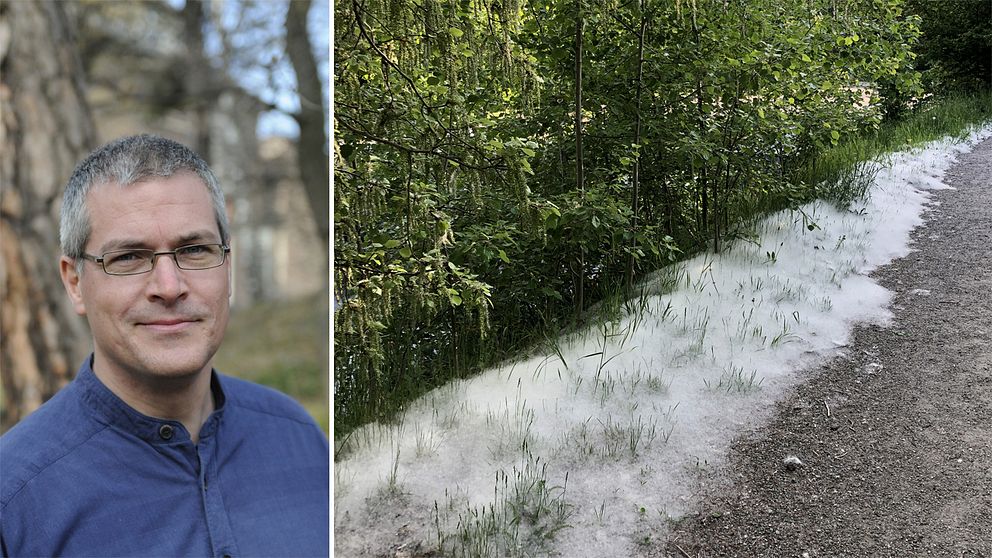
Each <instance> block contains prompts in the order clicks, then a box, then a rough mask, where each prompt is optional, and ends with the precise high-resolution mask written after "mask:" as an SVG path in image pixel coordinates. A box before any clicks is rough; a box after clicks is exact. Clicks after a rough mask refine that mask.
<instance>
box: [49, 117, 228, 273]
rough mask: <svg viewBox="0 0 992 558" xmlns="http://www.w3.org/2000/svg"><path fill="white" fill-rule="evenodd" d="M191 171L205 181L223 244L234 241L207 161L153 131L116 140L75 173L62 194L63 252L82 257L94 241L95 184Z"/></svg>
mask: <svg viewBox="0 0 992 558" xmlns="http://www.w3.org/2000/svg"><path fill="white" fill-rule="evenodd" d="M183 171H188V172H192V173H195V174H196V175H197V176H199V177H200V179H201V180H203V183H204V185H205V186H206V188H207V191H208V192H209V193H210V199H211V202H212V203H213V206H214V217H215V218H216V220H217V228H218V229H219V230H220V236H221V242H223V243H224V244H228V243H229V242H230V240H231V235H230V231H229V230H228V223H227V211H226V206H225V205H224V192H223V191H222V190H221V189H220V186H219V185H218V184H217V178H216V177H215V176H214V173H213V172H212V171H211V170H210V167H209V166H207V163H206V162H205V161H204V160H203V159H201V158H200V156H199V155H197V154H196V153H194V152H193V150H191V149H190V148H188V147H186V146H185V145H182V144H181V143H178V142H175V141H172V140H169V139H166V138H163V137H160V136H154V135H150V134H142V135H138V136H128V137H123V138H120V139H117V140H114V141H112V142H110V143H108V144H107V145H104V146H103V147H101V148H99V149H97V150H96V151H94V152H93V153H90V154H89V156H87V157H86V158H85V159H83V161H82V162H80V163H79V165H78V166H76V170H74V171H73V172H72V177H70V178H69V183H68V184H67V185H66V187H65V194H64V195H63V197H62V216H61V217H62V220H61V224H60V226H59V243H60V244H61V247H62V253H63V254H64V255H65V256H67V257H70V258H74V259H76V260H79V259H80V257H81V256H82V255H83V250H84V247H85V246H86V242H87V241H89V237H90V232H91V231H92V224H91V223H90V217H89V212H88V211H87V209H86V195H87V194H88V193H89V191H90V189H92V188H93V187H94V186H96V185H100V184H117V185H119V186H122V187H123V186H130V185H132V184H135V183H137V182H140V181H142V180H145V179H148V178H151V177H156V176H160V177H170V176H172V175H174V174H176V173H179V172H183Z"/></svg>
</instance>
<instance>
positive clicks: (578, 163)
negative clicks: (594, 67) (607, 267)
mask: <svg viewBox="0 0 992 558" xmlns="http://www.w3.org/2000/svg"><path fill="white" fill-rule="evenodd" d="M583 25H584V22H583V21H582V0H575V187H576V188H578V190H579V192H580V193H582V194H585V191H586V188H585V171H584V170H583V168H582V27H583ZM580 199H582V203H585V196H584V195H583V196H581V198H580ZM585 260H586V247H585V244H583V243H582V242H581V241H580V244H579V261H578V268H579V269H578V274H577V277H576V287H575V312H576V314H577V315H578V314H581V313H582V308H583V306H585V281H586V261H585Z"/></svg>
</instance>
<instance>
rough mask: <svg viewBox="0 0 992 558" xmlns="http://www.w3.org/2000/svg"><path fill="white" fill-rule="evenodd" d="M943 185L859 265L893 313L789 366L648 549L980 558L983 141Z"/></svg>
mask: <svg viewBox="0 0 992 558" xmlns="http://www.w3.org/2000/svg"><path fill="white" fill-rule="evenodd" d="M944 182H945V183H946V184H948V185H950V186H953V187H954V188H955V189H954V190H941V191H937V192H935V193H934V195H933V200H934V204H933V207H932V208H931V210H930V211H929V212H928V213H927V214H926V217H925V218H926V223H925V225H924V226H922V227H919V228H917V229H916V230H915V231H914V232H913V235H912V248H913V249H914V251H913V252H912V253H911V254H910V255H909V256H907V257H905V258H903V259H900V260H896V261H894V262H892V263H891V264H890V265H888V266H885V267H883V268H880V269H878V270H877V271H876V272H875V273H874V274H873V276H874V277H875V278H876V279H877V280H878V281H879V282H881V284H882V285H884V286H885V287H886V288H888V289H890V290H892V291H893V292H894V293H895V295H894V298H893V303H892V310H893V313H894V314H895V319H894V320H893V322H892V323H891V324H889V325H888V326H885V327H882V326H877V325H866V326H861V327H858V328H856V329H855V331H854V333H853V335H852V339H851V343H850V345H849V351H848V353H847V354H846V355H845V356H843V357H840V358H838V359H835V360H833V361H830V362H828V363H826V364H824V365H823V366H822V367H821V368H819V369H818V370H813V371H807V372H804V373H803V374H804V375H805V374H808V376H809V377H808V380H806V381H803V382H802V383H800V384H799V385H798V386H797V387H796V388H794V389H793V390H792V392H790V395H789V396H788V397H787V398H786V399H784V400H782V401H781V402H780V403H779V404H778V406H777V408H776V410H775V413H774V415H773V417H772V418H771V420H770V422H767V423H764V424H763V425H761V426H760V427H758V428H757V429H755V430H753V431H751V432H748V433H747V434H745V435H744V436H742V437H741V438H740V439H738V440H737V441H736V442H735V443H734V445H733V446H732V448H731V450H730V453H729V455H728V461H727V467H726V469H724V471H725V473H726V474H725V475H724V476H721V477H715V478H713V479H710V482H708V483H707V485H706V488H705V489H704V497H703V499H702V503H701V504H700V505H699V507H698V509H697V511H696V513H693V514H690V515H689V516H687V517H686V518H684V519H682V520H681V521H679V522H678V523H677V524H675V525H674V526H673V528H672V530H671V532H670V533H668V536H667V542H666V543H665V544H664V545H662V546H660V547H657V548H654V549H653V550H652V551H650V552H649V553H648V554H649V555H650V556H656V557H657V556H674V557H681V558H696V557H711V556H749V557H750V556H754V557H758V556H775V557H779V556H783V557H784V556H795V557H811V558H812V557H817V556H831V557H832V556H850V557H861V556H864V557H869V556H870V557H873V558H874V557H885V556H900V557H902V556H984V557H992V138H990V139H987V140H985V141H984V142H982V143H981V144H979V145H977V146H975V148H974V149H973V150H972V151H971V152H970V153H967V154H964V155H961V156H959V158H958V161H957V162H956V163H955V164H954V166H953V167H952V168H951V169H950V170H949V171H948V173H947V174H946V175H945V177H944ZM788 456H794V457H796V458H798V459H799V461H800V462H801V463H802V464H801V465H798V466H791V465H787V464H786V462H785V460H786V458H787V457H788Z"/></svg>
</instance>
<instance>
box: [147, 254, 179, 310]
mask: <svg viewBox="0 0 992 558" xmlns="http://www.w3.org/2000/svg"><path fill="white" fill-rule="evenodd" d="M148 273H149V274H150V275H151V277H150V278H149V281H148V297H149V298H150V299H153V300H161V301H163V302H166V303H172V302H174V301H176V300H178V299H180V298H182V297H183V296H185V294H186V292H187V290H188V286H187V284H186V275H185V273H184V272H183V270H181V269H179V266H178V265H177V264H176V259H175V256H174V255H173V254H156V255H155V256H154V259H153V260H152V270H151V271H149V272H148Z"/></svg>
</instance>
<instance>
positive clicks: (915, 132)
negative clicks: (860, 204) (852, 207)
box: [800, 92, 992, 204]
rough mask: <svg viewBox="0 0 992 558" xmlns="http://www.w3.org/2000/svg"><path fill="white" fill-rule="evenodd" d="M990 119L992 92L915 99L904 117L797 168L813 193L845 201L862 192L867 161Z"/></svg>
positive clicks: (958, 132)
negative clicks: (913, 106)
mask: <svg viewBox="0 0 992 558" xmlns="http://www.w3.org/2000/svg"><path fill="white" fill-rule="evenodd" d="M989 120H992V93H990V92H986V93H984V94H981V93H973V94H967V93H959V94H951V95H949V96H947V97H943V98H939V99H931V100H927V101H924V102H922V103H920V104H919V105H918V106H917V107H916V110H914V111H912V112H910V113H908V114H907V115H906V116H905V117H903V118H901V119H899V120H894V121H887V122H883V123H882V125H881V126H879V128H878V130H875V131H869V132H866V133H864V134H862V135H860V136H854V137H851V138H849V139H848V140H846V141H843V142H841V143H840V144H839V145H837V146H833V147H831V148H829V149H827V150H825V151H823V152H822V153H820V154H819V155H818V156H817V157H816V158H815V159H814V161H813V163H812V164H811V165H809V167H808V168H807V169H805V170H804V172H802V173H801V175H800V176H801V179H802V181H803V182H805V183H806V184H810V185H811V187H812V189H813V190H812V191H813V192H814V193H815V195H816V196H817V197H821V198H826V199H828V200H831V201H835V202H837V203H840V204H844V203H846V202H849V201H851V200H853V199H856V198H858V197H862V196H864V195H865V190H866V188H867V187H868V186H869V185H870V184H871V179H872V178H873V174H872V169H871V166H870V164H869V162H870V161H873V160H875V159H877V158H879V157H881V156H883V155H885V154H886V153H891V152H895V151H901V150H904V149H909V148H912V147H916V146H919V145H922V144H924V143H927V142H929V141H933V140H937V139H940V138H942V137H944V136H953V137H959V138H960V137H962V136H964V135H965V134H967V133H968V131H969V130H970V129H971V127H972V126H976V125H981V124H982V123H984V122H988V121H989Z"/></svg>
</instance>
